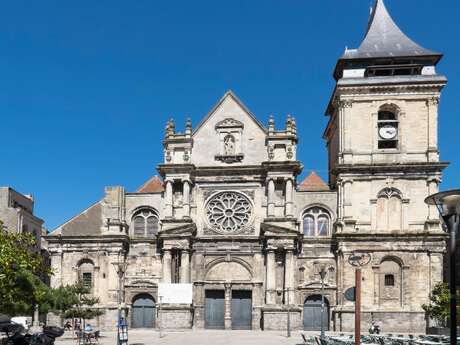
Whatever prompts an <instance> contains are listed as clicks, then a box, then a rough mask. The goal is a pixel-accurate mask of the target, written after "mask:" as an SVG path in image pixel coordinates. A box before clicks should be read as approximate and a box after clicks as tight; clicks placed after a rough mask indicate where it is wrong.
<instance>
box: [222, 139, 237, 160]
mask: <svg viewBox="0 0 460 345" xmlns="http://www.w3.org/2000/svg"><path fill="white" fill-rule="evenodd" d="M224 154H225V155H226V156H233V155H235V138H234V137H233V135H230V134H229V135H227V136H225V138H224Z"/></svg>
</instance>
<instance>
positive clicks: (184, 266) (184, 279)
mask: <svg viewBox="0 0 460 345" xmlns="http://www.w3.org/2000/svg"><path fill="white" fill-rule="evenodd" d="M180 282H181V283H190V252H189V251H188V250H187V249H182V251H181V272H180Z"/></svg>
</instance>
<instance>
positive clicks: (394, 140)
mask: <svg viewBox="0 0 460 345" xmlns="http://www.w3.org/2000/svg"><path fill="white" fill-rule="evenodd" d="M395 110H396V109H394V107H392V106H384V107H382V108H380V110H379V112H378V123H377V128H378V148H379V149H397V148H398V127H399V126H398V119H397V115H396V113H397V112H396V111H395Z"/></svg>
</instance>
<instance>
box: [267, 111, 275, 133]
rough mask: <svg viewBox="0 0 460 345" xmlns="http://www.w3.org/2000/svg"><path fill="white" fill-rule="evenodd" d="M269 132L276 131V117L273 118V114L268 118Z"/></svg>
mask: <svg viewBox="0 0 460 345" xmlns="http://www.w3.org/2000/svg"><path fill="white" fill-rule="evenodd" d="M268 131H269V132H274V131H275V117H274V116H273V114H271V115H270V116H269V117H268Z"/></svg>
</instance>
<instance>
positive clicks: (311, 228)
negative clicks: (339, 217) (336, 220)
mask: <svg viewBox="0 0 460 345" xmlns="http://www.w3.org/2000/svg"><path fill="white" fill-rule="evenodd" d="M330 228H331V217H330V215H329V212H327V211H326V210H325V209H324V208H321V207H312V208H310V209H308V210H307V211H305V213H304V215H303V234H304V235H305V236H309V237H315V236H322V237H324V236H330V233H331V229H330Z"/></svg>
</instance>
